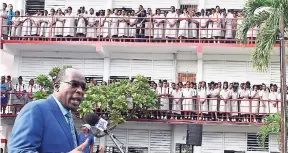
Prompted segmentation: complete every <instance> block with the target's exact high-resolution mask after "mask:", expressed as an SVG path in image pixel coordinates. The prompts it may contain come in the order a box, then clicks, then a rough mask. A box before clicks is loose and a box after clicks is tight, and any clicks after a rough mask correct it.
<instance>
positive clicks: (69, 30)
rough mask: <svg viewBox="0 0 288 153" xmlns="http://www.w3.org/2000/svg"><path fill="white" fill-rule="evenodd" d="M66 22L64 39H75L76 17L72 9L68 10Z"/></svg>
mask: <svg viewBox="0 0 288 153" xmlns="http://www.w3.org/2000/svg"><path fill="white" fill-rule="evenodd" d="M64 19H65V22H64V29H63V36H64V37H74V36H75V19H76V16H75V15H74V14H72V7H70V6H69V7H68V8H67V13H65V17H64Z"/></svg>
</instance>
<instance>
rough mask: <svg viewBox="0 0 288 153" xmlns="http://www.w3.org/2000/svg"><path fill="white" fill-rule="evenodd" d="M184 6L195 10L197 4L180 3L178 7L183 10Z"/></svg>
mask: <svg viewBox="0 0 288 153" xmlns="http://www.w3.org/2000/svg"><path fill="white" fill-rule="evenodd" d="M184 8H191V9H192V10H195V11H196V12H197V8H198V5H180V9H181V10H183V9H184Z"/></svg>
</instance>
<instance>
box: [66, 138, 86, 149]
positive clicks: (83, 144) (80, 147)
mask: <svg viewBox="0 0 288 153" xmlns="http://www.w3.org/2000/svg"><path fill="white" fill-rule="evenodd" d="M88 143H89V139H88V138H87V139H86V141H85V142H84V143H82V144H81V145H80V146H78V147H77V148H75V149H74V150H72V151H70V153H82V151H83V150H84V149H85V147H86V146H87V145H88Z"/></svg>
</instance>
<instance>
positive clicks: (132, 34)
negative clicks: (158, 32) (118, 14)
mask: <svg viewBox="0 0 288 153" xmlns="http://www.w3.org/2000/svg"><path fill="white" fill-rule="evenodd" d="M136 20H137V16H136V14H135V10H132V11H131V14H130V16H129V21H128V23H129V28H128V29H129V38H135V37H136V25H137V22H136ZM132 41H134V40H132Z"/></svg>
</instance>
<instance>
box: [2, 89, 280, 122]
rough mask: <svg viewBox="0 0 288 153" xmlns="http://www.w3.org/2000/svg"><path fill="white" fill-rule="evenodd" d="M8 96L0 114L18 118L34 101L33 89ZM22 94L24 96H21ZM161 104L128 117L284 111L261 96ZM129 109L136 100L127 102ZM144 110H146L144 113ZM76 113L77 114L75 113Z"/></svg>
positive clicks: (219, 118)
mask: <svg viewBox="0 0 288 153" xmlns="http://www.w3.org/2000/svg"><path fill="white" fill-rule="evenodd" d="M3 94H5V95H6V97H8V100H7V103H3V99H2V98H3V97H2V98H1V101H2V105H1V108H2V109H1V117H2V118H15V117H16V116H17V114H18V112H19V111H20V110H21V108H22V107H23V106H24V105H25V104H26V103H27V102H29V101H31V99H30V98H31V93H27V92H9V93H2V95H3ZM19 97H21V98H19ZM158 103H159V107H158V108H156V109H149V108H148V109H147V110H145V111H137V112H138V113H137V117H136V118H131V119H129V121H138V122H164V123H170V124H173V123H175V124H185V123H198V124H236V125H257V126H258V125H262V124H263V123H264V122H265V121H264V120H263V119H264V117H265V116H267V115H270V114H274V113H278V112H281V101H279V100H260V99H231V98H229V99H220V98H206V99H200V98H199V97H198V98H196V97H195V98H159V101H158ZM128 106H129V108H130V111H132V110H133V103H130V104H128ZM144 112H145V113H144ZM95 113H97V114H98V115H99V116H105V115H107V114H109V112H104V111H103V110H101V109H100V108H97V107H95ZM75 116H76V117H77V116H78V115H77V114H75Z"/></svg>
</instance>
